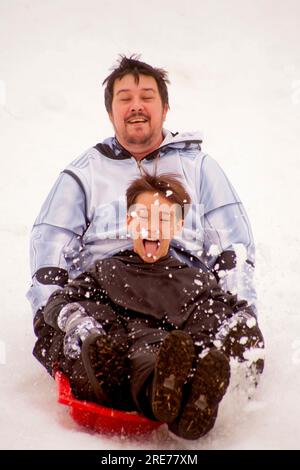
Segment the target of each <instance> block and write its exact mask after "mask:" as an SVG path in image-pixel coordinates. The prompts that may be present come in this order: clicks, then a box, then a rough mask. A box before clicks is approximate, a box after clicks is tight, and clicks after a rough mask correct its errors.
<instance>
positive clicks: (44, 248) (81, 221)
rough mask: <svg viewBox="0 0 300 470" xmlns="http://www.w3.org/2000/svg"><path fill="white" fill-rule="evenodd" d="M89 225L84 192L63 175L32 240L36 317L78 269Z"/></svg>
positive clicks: (32, 292)
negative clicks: (72, 270)
mask: <svg viewBox="0 0 300 470" xmlns="http://www.w3.org/2000/svg"><path fill="white" fill-rule="evenodd" d="M87 225H88V221H87V217H86V199H85V194H84V190H83V188H82V187H81V186H80V184H79V182H78V181H77V180H76V179H75V178H74V177H73V176H72V175H70V174H67V173H61V174H60V176H59V178H58V179H57V181H56V183H55V184H54V186H53V188H52V190H51V191H50V193H49V195H48V197H47V199H46V201H45V202H44V204H43V206H42V208H41V211H40V213H39V215H38V217H37V219H36V221H35V223H34V226H33V229H32V233H31V239H30V264H31V275H32V285H31V287H30V289H29V291H28V292H27V298H28V300H29V301H30V303H31V306H32V310H33V314H35V313H36V312H37V310H38V309H40V308H41V307H43V306H44V305H45V304H46V302H47V300H48V298H49V296H50V295H51V294H52V292H54V291H55V290H57V289H58V288H59V287H63V286H64V285H65V283H66V282H67V280H68V275H69V270H70V268H71V269H74V271H75V272H76V270H77V269H78V274H79V273H80V257H81V256H82V242H81V240H82V235H83V233H84V231H85V230H86V228H87Z"/></svg>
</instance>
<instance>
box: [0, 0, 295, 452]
mask: <svg viewBox="0 0 300 470" xmlns="http://www.w3.org/2000/svg"><path fill="white" fill-rule="evenodd" d="M299 14H300V4H299V2H298V1H297V0H294V1H293V0H286V1H285V2H279V1H275V2H274V1H271V0H262V1H261V0H254V1H252V2H247V3H246V2H240V1H238V0H227V1H225V0H224V1H219V0H212V1H209V2H208V1H203V0H200V1H199V0H191V1H189V2H185V3H183V2H181V1H177V0H176V1H174V0H172V1H171V0H165V1H164V2H161V1H160V0H152V1H151V8H149V3H148V2H144V3H143V2H142V3H141V2H137V1H133V0H127V2H123V1H121V0H115V1H114V2H110V1H108V0H85V1H83V0H60V1H58V0H51V1H50V0H43V1H37V0H1V2H0V44H1V48H0V152H1V172H0V187H1V199H0V209H1V220H0V240H1V245H0V246H1V254H2V270H1V272H0V281H1V287H2V288H1V293H2V302H1V330H0V374H1V386H0V408H1V411H0V447H1V448H3V449H18V448H19V449H20V448H21V449H24V448H28V449H61V448H63V449H75V448H80V449H113V448H122V449H151V448H153V449H176V448H187V449H188V448H190V449H196V448H197V449H198V448H199V449H216V448H226V449H237V448H240V449H245V448H262V449H266V448H281V449H283V448H299V447H300V406H299V389H300V313H299V305H300V293H299V292H300V290H299V283H300V276H299V265H300V259H299V258H300V256H299V253H300V248H299V242H300V237H299V231H300V211H299V208H298V204H299V199H300V164H299V161H298V159H299V156H298V154H299V147H300V135H299V134H300V133H299V122H300V53H299V41H300V33H299V28H298V18H299ZM133 52H140V53H142V58H143V59H144V60H145V61H148V62H150V63H152V64H154V65H156V66H161V67H165V68H166V69H167V70H169V73H170V79H171V82H172V84H171V86H170V104H171V112H170V113H169V117H168V121H167V123H166V127H167V128H169V129H170V130H173V131H177V130H178V131H183V130H197V129H199V130H201V131H203V133H204V149H205V151H207V152H208V153H210V154H211V155H212V156H213V157H214V158H216V159H217V160H218V161H219V163H220V164H221V165H222V167H223V168H224V170H225V171H226V173H227V174H228V176H229V178H230V179H231V181H232V183H233V184H234V186H235V187H236V189H237V191H238V193H239V194H240V196H241V198H242V200H243V202H244V204H245V206H246V208H247V210H248V213H249V216H250V219H251V222H252V226H253V231H254V235H255V239H256V243H257V274H256V285H257V291H258V296H259V304H258V305H259V315H260V323H261V326H262V329H263V331H264V334H265V338H266V342H267V361H266V369H265V374H264V376H263V379H262V381H261V385H260V387H259V389H258V391H257V394H256V396H255V398H254V399H253V400H252V401H251V402H247V400H246V399H245V396H244V394H243V393H242V392H238V391H236V390H232V389H231V393H228V394H227V396H226V397H225V400H224V402H223V403H222V406H221V410H220V416H219V419H218V421H217V424H216V426H215V428H214V429H213V430H212V431H211V433H210V434H209V435H208V436H207V437H205V438H203V439H201V440H199V441H198V442H184V441H178V440H175V439H174V438H172V437H170V436H168V434H167V432H166V430H165V429H164V428H162V429H161V430H160V431H159V432H157V433H156V434H155V435H153V436H152V438H151V439H148V440H147V441H145V440H138V439H137V440H123V439H119V438H113V439H111V438H110V439H108V438H105V437H103V436H99V435H93V434H90V433H88V432H86V431H85V430H83V429H81V428H79V427H78V426H77V425H76V424H75V423H74V422H73V421H72V420H71V418H70V417H69V415H68V412H67V410H66V409H65V407H63V406H61V405H58V404H57V403H56V390H55V384H54V382H53V381H52V379H51V378H50V377H48V376H47V375H46V373H45V372H44V370H43V369H42V368H41V367H40V366H39V364H38V363H37V362H36V361H35V360H34V359H33V357H32V356H31V350H32V347H33V342H34V337H33V333H32V326H31V322H32V314H31V311H30V307H29V304H28V303H27V301H26V299H25V292H26V290H27V288H28V286H29V283H30V273H29V256H28V239H29V234H30V229H31V225H32V223H33V221H34V218H35V217H36V215H37V213H38V210H39V208H40V206H41V204H42V202H43V200H44V198H45V197H46V195H47V193H48V191H49V189H50V187H51V185H52V184H53V182H54V180H55V178H56V177H57V175H58V173H59V172H60V171H61V169H63V168H64V166H65V165H66V164H67V163H68V162H69V161H71V160H72V159H73V158H75V157H76V156H77V155H79V154H80V153H81V152H82V151H83V150H85V149H86V148H88V147H89V146H91V145H94V144H95V143H97V142H99V141H101V140H102V139H103V138H104V137H107V136H109V135H111V134H112V129H111V127H110V124H109V121H108V119H107V116H106V113H105V109H104V105H103V91H102V89H101V82H102V81H103V79H104V78H105V77H106V75H107V74H108V73H109V68H110V67H111V66H112V65H113V63H114V62H115V61H116V58H117V54H118V53H128V54H130V53H133Z"/></svg>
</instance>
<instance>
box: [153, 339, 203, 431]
mask: <svg viewBox="0 0 300 470" xmlns="http://www.w3.org/2000/svg"><path fill="white" fill-rule="evenodd" d="M194 354H195V352H194V346H193V341H192V338H191V337H190V336H189V335H188V334H187V333H184V332H183V331H172V332H171V333H169V334H168V335H167V336H166V338H165V339H164V341H163V343H162V345H161V346H160V348H159V351H158V356H157V360H156V364H155V368H154V376H153V380H152V384H151V386H150V390H151V394H150V400H151V407H152V412H153V415H154V417H155V418H156V419H157V420H158V421H161V422H164V423H171V422H172V421H174V420H175V419H176V417H177V415H178V413H179V410H180V407H181V401H182V393H183V386H184V384H185V382H186V381H187V378H188V376H189V373H190V371H191V367H192V363H193V359H194Z"/></svg>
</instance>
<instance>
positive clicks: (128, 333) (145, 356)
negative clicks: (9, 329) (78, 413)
mask: <svg viewBox="0 0 300 470" xmlns="http://www.w3.org/2000/svg"><path fill="white" fill-rule="evenodd" d="M250 310H251V309H250ZM89 314H90V315H92V316H93V317H94V318H95V319H96V320H98V321H99V322H100V323H101V324H102V325H104V326H105V330H106V332H107V333H108V334H110V335H111V336H112V338H113V339H114V340H116V341H119V342H120V344H122V345H126V346H127V349H128V356H129V359H130V365H131V376H130V381H129V382H128V388H125V389H124V391H123V393H124V401H126V402H128V403H132V400H133V403H134V405H133V406H134V408H135V409H137V410H139V411H143V412H144V411H145V406H144V392H145V387H146V386H147V383H148V382H149V381H150V380H151V377H152V374H153V371H154V367H155V361H156V357H157V353H158V350H159V347H160V345H161V343H162V342H163V340H164V338H165V337H166V335H168V333H169V332H170V331H172V330H174V329H180V330H182V331H185V332H186V333H188V334H190V336H191V337H192V339H193V342H194V346H195V352H196V357H197V355H199V354H200V353H201V352H202V351H203V350H204V349H207V348H209V349H210V348H212V347H213V341H214V339H215V335H216V333H217V331H218V329H219V328H220V325H221V324H222V323H223V322H224V321H226V320H227V319H228V318H230V317H231V316H232V314H233V310H232V309H231V308H230V307H229V306H227V305H226V304H224V302H219V301H214V303H213V309H212V308H211V305H210V303H207V305H205V304H203V305H202V308H201V311H200V310H195V311H194V312H193V313H192V314H191V315H190V316H189V318H188V320H187V321H186V322H184V323H183V324H182V325H180V326H178V325H176V326H175V325H173V324H171V323H169V322H168V320H167V319H163V320H155V319H153V318H151V317H148V318H146V317H141V316H140V317H138V316H137V315H136V314H134V312H131V314H126V316H125V315H124V316H122V317H121V319H120V317H118V316H117V315H116V313H115V312H114V311H113V310H112V309H111V308H110V307H107V309H106V310H103V308H102V307H101V309H100V310H99V306H98V305H97V304H96V303H95V304H94V305H93V307H92V308H91V302H89ZM134 316H135V318H134ZM34 329H35V334H36V336H37V338H38V339H37V342H36V344H35V346H34V350H33V354H34V356H35V357H36V359H37V360H38V361H39V362H40V363H41V364H42V365H43V366H44V367H45V368H46V369H47V371H48V372H49V373H50V374H51V375H53V371H55V370H57V369H60V370H62V371H63V372H64V373H65V374H66V375H67V376H68V377H69V379H70V384H71V387H72V389H73V393H74V395H75V396H76V397H77V398H79V399H82V400H90V401H97V399H96V397H95V395H94V393H93V390H92V387H91V386H90V384H89V381H88V378H87V375H86V373H85V370H84V367H83V364H82V360H81V358H79V359H77V360H72V359H67V358H66V357H65V356H64V353H63V339H64V334H63V333H62V332H61V331H58V330H55V329H53V328H52V327H50V326H49V325H47V324H46V323H45V321H44V318H43V313H42V311H39V312H38V313H37V315H36V318H35V322H34ZM256 331H258V332H259V334H260V335H261V333H260V331H259V329H258V327H257V329H256ZM244 334H245V333H243V336H244ZM261 338H262V335H261ZM235 339H236V338H235ZM262 341H263V339H262ZM229 343H230V342H229ZM228 355H231V351H228ZM240 360H243V357H242V354H241V357H240ZM108 380H109V378H108Z"/></svg>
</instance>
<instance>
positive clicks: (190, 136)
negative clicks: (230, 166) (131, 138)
mask: <svg viewBox="0 0 300 470" xmlns="http://www.w3.org/2000/svg"><path fill="white" fill-rule="evenodd" d="M163 136H164V140H163V141H162V143H161V144H160V146H159V147H158V148H157V149H156V150H154V152H151V153H149V154H148V155H146V156H145V157H144V158H143V159H142V160H144V159H145V160H153V159H154V158H155V157H157V156H158V154H160V155H163V154H165V153H167V152H169V151H171V150H173V149H174V148H177V149H188V148H193V147H194V148H195V147H196V148H198V149H199V150H201V143H202V135H201V134H200V133H199V132H185V133H181V134H179V133H178V132H176V133H172V132H170V131H168V130H167V129H163ZM94 148H95V149H97V150H98V151H99V152H100V153H101V154H103V155H104V156H105V157H107V158H111V159H113V160H126V159H129V158H132V155H131V154H130V152H128V150H126V149H125V148H124V147H123V146H122V145H121V144H120V143H119V141H118V140H117V138H116V137H109V138H108V139H105V140H104V141H103V142H102V143H99V144H97V145H95V146H94Z"/></svg>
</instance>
